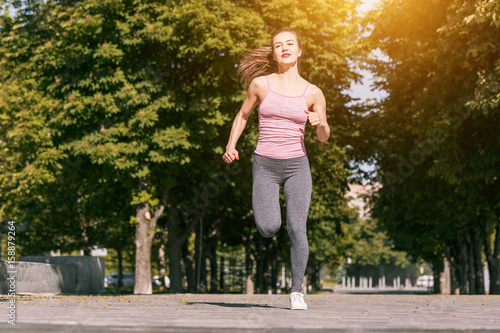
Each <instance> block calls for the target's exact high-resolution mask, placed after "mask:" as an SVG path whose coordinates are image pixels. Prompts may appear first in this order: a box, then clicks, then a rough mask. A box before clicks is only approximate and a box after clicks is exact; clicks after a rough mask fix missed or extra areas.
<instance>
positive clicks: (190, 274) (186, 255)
mask: <svg viewBox="0 0 500 333" xmlns="http://www.w3.org/2000/svg"><path fill="white" fill-rule="evenodd" d="M182 260H183V261H184V269H185V271H186V280H187V291H188V293H196V292H197V289H196V279H195V269H194V267H195V265H194V262H193V258H192V256H191V253H190V252H189V248H188V242H184V244H182Z"/></svg>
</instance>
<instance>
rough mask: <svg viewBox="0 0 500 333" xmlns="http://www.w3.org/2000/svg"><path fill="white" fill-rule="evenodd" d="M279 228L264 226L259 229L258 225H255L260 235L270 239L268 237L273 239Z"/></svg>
mask: <svg viewBox="0 0 500 333" xmlns="http://www.w3.org/2000/svg"><path fill="white" fill-rule="evenodd" d="M280 227H281V226H277V227H270V226H264V227H259V225H257V230H259V232H260V234H261V235H262V236H264V237H266V238H270V237H273V236H274V235H276V233H277V232H278V231H279V230H280Z"/></svg>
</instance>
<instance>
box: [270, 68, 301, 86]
mask: <svg viewBox="0 0 500 333" xmlns="http://www.w3.org/2000/svg"><path fill="white" fill-rule="evenodd" d="M276 74H277V75H278V78H279V79H280V80H282V81H284V82H287V83H292V82H297V81H300V80H301V79H302V77H301V76H300V74H299V70H298V68H297V65H296V64H295V65H293V66H291V67H288V68H283V67H280V68H278V72H277V73H276Z"/></svg>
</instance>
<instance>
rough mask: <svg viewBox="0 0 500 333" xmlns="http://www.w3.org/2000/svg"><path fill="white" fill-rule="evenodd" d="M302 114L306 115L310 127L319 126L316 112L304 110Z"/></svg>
mask: <svg viewBox="0 0 500 333" xmlns="http://www.w3.org/2000/svg"><path fill="white" fill-rule="evenodd" d="M304 112H305V113H306V114H307V119H308V120H309V123H311V125H313V126H318V125H320V124H321V119H320V118H319V115H318V114H317V113H316V112H312V111H309V110H304Z"/></svg>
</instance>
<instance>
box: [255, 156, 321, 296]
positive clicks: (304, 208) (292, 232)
mask: <svg viewBox="0 0 500 333" xmlns="http://www.w3.org/2000/svg"><path fill="white" fill-rule="evenodd" d="M252 175H253V191H252V205H253V213H254V216H255V223H256V224H257V230H259V232H260V233H261V234H262V236H264V237H273V236H274V235H275V234H276V233H277V232H278V231H279V229H280V227H281V209H280V203H279V191H280V187H281V186H283V192H284V194H285V201H286V222H287V230H288V236H289V237H290V244H291V248H290V258H291V265H292V288H291V290H290V292H300V291H301V290H302V279H303V278H304V273H305V271H306V266H307V259H308V258H309V245H308V243H307V229H306V223H307V215H308V212H309V204H310V202H311V190H312V181H311V171H310V169H309V160H308V158H307V155H304V156H300V157H294V158H289V159H274V158H269V157H264V156H260V155H257V154H255V155H254V159H253V165H252Z"/></svg>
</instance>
